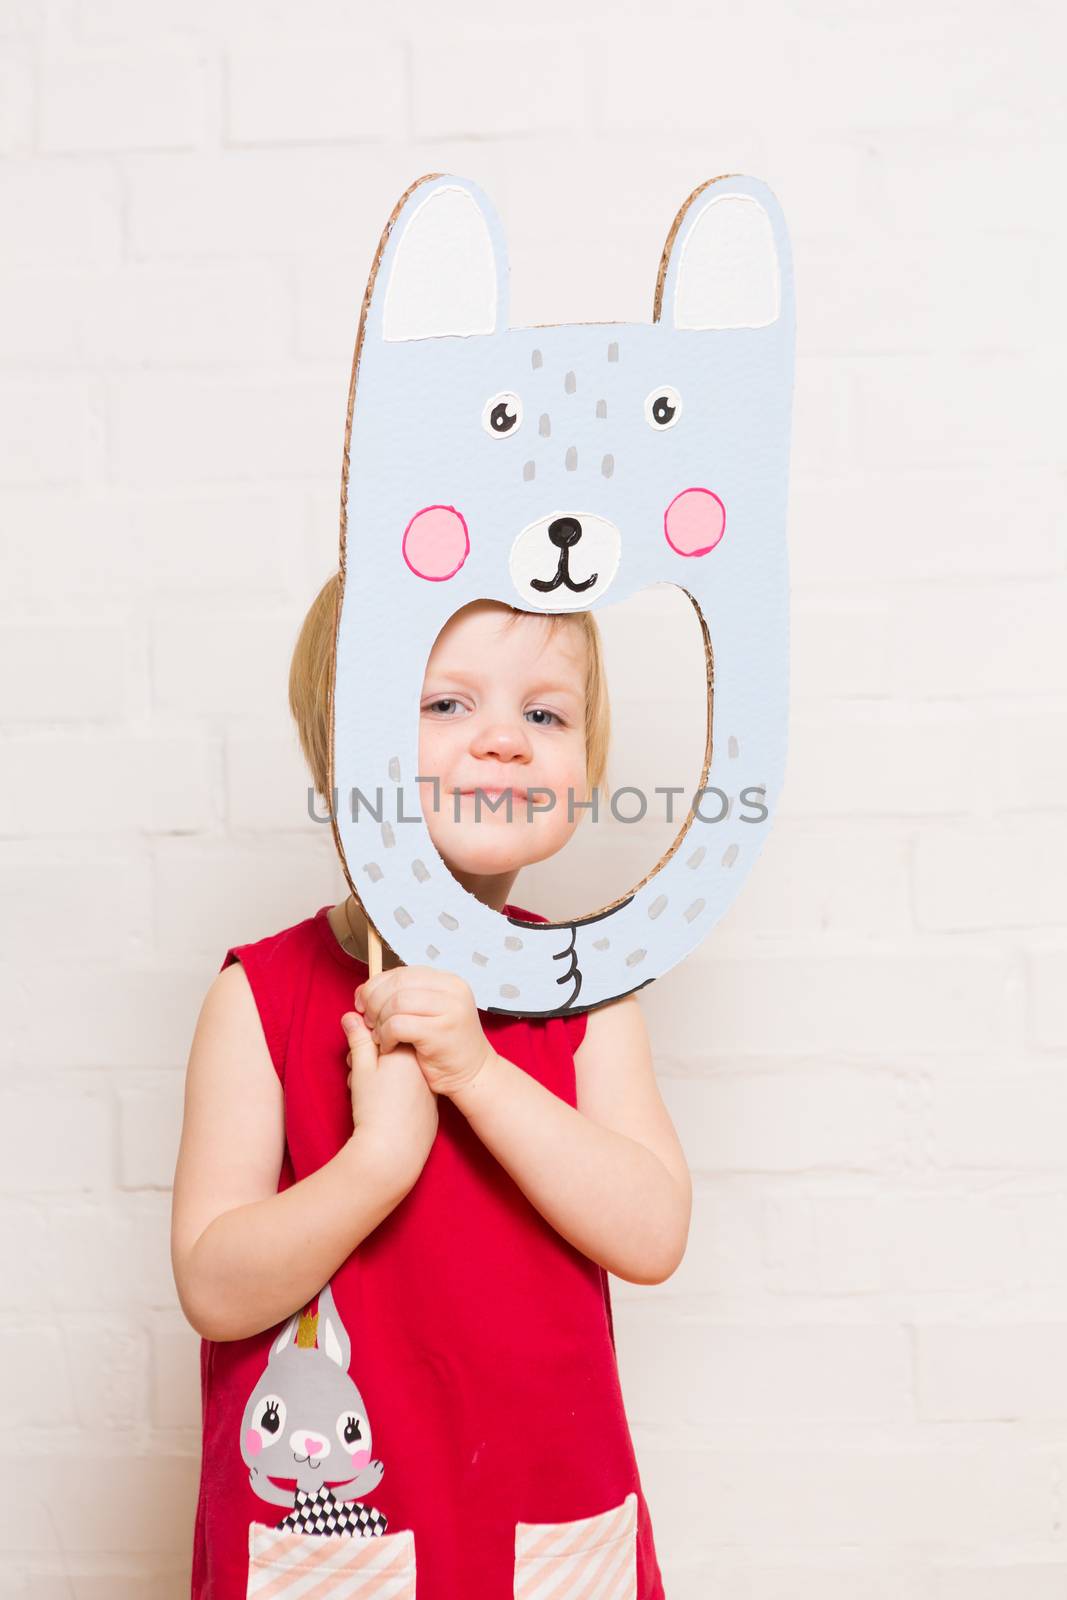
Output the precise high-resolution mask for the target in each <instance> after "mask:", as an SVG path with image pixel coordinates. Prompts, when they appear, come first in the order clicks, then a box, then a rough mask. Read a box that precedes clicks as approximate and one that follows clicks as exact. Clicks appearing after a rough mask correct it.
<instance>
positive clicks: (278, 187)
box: [123, 145, 412, 450]
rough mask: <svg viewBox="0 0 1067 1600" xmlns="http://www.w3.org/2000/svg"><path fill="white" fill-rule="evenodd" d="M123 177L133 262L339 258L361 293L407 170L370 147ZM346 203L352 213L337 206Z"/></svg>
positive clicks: (144, 163)
mask: <svg viewBox="0 0 1067 1600" xmlns="http://www.w3.org/2000/svg"><path fill="white" fill-rule="evenodd" d="M123 169H124V173H125V178H126V188H127V192H128V195H129V235H130V246H131V253H132V254H133V255H135V256H136V257H138V258H140V259H143V260H147V259H150V258H154V257H159V256H171V257H177V258H178V259H179V260H181V261H183V262H184V261H189V260H195V259H198V258H204V257H210V258H218V257H222V256H231V257H232V256H236V257H238V258H240V259H242V260H244V259H247V258H249V257H252V258H257V259H266V258H270V257H278V256H283V257H284V256H291V257H298V258H300V259H306V258H307V257H308V256H309V255H315V254H329V253H332V252H333V251H335V250H336V251H339V252H344V251H347V252H350V253H356V254H359V255H361V256H362V259H363V261H364V263H365V265H364V269H363V279H364V286H365V284H366V276H367V270H368V269H369V267H370V263H371V260H372V258H373V255H374V251H375V249H376V248H377V245H378V240H379V237H380V235H381V230H382V228H383V226H384V225H385V222H386V219H387V218H388V216H389V214H390V212H391V211H392V209H393V206H394V205H395V204H396V202H397V200H398V199H399V197H400V195H401V194H402V193H403V191H404V189H405V188H406V187H407V185H408V184H409V183H410V182H411V178H412V171H411V165H410V163H409V162H408V161H404V162H403V163H401V162H400V161H399V160H398V161H396V162H385V161H383V160H382V153H381V151H380V150H379V149H378V148H377V146H374V145H368V146H367V147H366V148H363V147H357V148H353V147H352V146H344V147H335V148H330V147H323V146H321V145H309V146H307V147H305V148H297V149H262V150H256V149H243V150H242V149H238V150H223V151H215V152H211V153H196V154H184V153H183V154H168V153H165V152H161V153H159V154H158V155H152V156H147V155H140V156H139V155H137V154H136V153H135V154H132V155H130V156H129V157H128V158H126V160H125V161H124V163H123ZM345 195H347V196H350V197H352V198H353V199H354V200H357V199H358V204H357V205H355V206H352V205H346V204H342V203H341V201H340V198H339V197H341V196H345ZM350 355H351V352H349V356H350ZM342 416H343V408H342ZM339 449H340V446H338V450H339Z"/></svg>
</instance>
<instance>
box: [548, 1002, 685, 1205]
mask: <svg viewBox="0 0 1067 1600" xmlns="http://www.w3.org/2000/svg"><path fill="white" fill-rule="evenodd" d="M587 1017H588V1020H587V1023H586V1030H585V1037H584V1039H583V1040H582V1042H581V1044H580V1045H579V1046H578V1049H577V1050H576V1051H575V1052H574V1073H575V1081H576V1087H577V1100H578V1110H579V1111H580V1112H582V1114H583V1115H584V1116H587V1117H589V1118H590V1120H591V1121H593V1122H598V1123H600V1124H601V1125H602V1126H603V1127H605V1128H612V1129H613V1130H614V1131H615V1132H617V1133H623V1134H626V1135H627V1136H628V1137H629V1138H631V1139H635V1140H636V1141H637V1142H638V1143H639V1144H644V1145H646V1146H647V1147H648V1148H649V1149H650V1150H652V1151H653V1152H654V1153H655V1154H656V1155H657V1156H659V1158H660V1160H661V1161H662V1162H663V1163H664V1165H665V1166H666V1167H667V1168H668V1169H669V1170H670V1171H672V1172H673V1173H674V1174H675V1175H676V1176H677V1177H678V1178H679V1179H680V1180H682V1181H684V1182H685V1183H688V1182H689V1169H688V1166H687V1164H686V1160H685V1156H684V1154H683V1151H682V1147H681V1144H680V1143H679V1140H678V1135H677V1134H676V1132H675V1130H674V1124H673V1122H672V1121H671V1118H670V1113H669V1112H668V1110H667V1107H666V1105H665V1104H664V1102H663V1097H662V1095H661V1094H660V1091H659V1085H658V1083H657V1082H656V1070H655V1062H654V1060H653V1055H652V1045H651V1041H650V1039H649V1034H648V1028H647V1026H646V1023H645V1016H644V1012H643V1011H642V1009H641V1006H640V1003H639V1001H638V999H637V996H636V995H632V994H630V995H624V996H623V997H622V998H621V999H620V1000H610V1001H608V1002H607V1003H606V1004H605V1005H602V1006H597V1007H596V1008H595V1009H594V1010H592V1011H590V1012H588V1013H587Z"/></svg>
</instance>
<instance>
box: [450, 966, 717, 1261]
mask: <svg viewBox="0 0 1067 1600" xmlns="http://www.w3.org/2000/svg"><path fill="white" fill-rule="evenodd" d="M574 1066H575V1075H576V1078H577V1090H578V1092H577V1101H578V1108H577V1110H575V1108H574V1107H573V1106H569V1105H568V1104H567V1103H566V1101H564V1100H561V1099H560V1098H559V1097H558V1096H557V1095H555V1094H553V1093H551V1091H550V1090H548V1089H546V1088H545V1087H544V1086H543V1084H540V1083H538V1082H537V1080H536V1079H535V1078H531V1077H530V1075H529V1073H526V1072H523V1071H522V1069H521V1068H520V1067H517V1066H515V1065H514V1063H513V1062H511V1061H508V1060H507V1059H506V1058H505V1057H504V1056H500V1055H497V1053H496V1052H495V1051H493V1052H491V1053H490V1055H489V1056H488V1057H487V1059H486V1061H485V1064H484V1065H483V1066H482V1068H481V1070H480V1071H479V1072H478V1074H477V1076H476V1077H475V1078H474V1079H473V1080H472V1081H471V1082H470V1083H467V1084H465V1085H463V1086H462V1087H461V1088H459V1089H457V1090H456V1091H455V1092H454V1093H453V1094H452V1095H451V1099H452V1100H453V1101H454V1102H455V1104H456V1105H458V1107H459V1109H460V1110H461V1111H462V1112H463V1115H464V1116H465V1117H466V1118H467V1120H468V1122H469V1123H470V1124H471V1127H472V1128H473V1129H474V1131H475V1132H476V1133H477V1135H478V1137H479V1138H480V1139H481V1141H482V1143H483V1144H485V1145H486V1146H487V1147H488V1148H489V1149H490V1150H491V1151H492V1152H493V1154H494V1155H495V1156H496V1158H497V1160H498V1161H499V1162H500V1163H501V1165H502V1166H504V1167H506V1168H507V1170H508V1172H510V1174H511V1176H512V1177H513V1178H514V1180H515V1182H516V1183H517V1184H518V1186H519V1188H520V1189H521V1190H522V1191H523V1193H524V1194H525V1195H526V1197H527V1199H528V1200H529V1201H530V1202H531V1204H532V1205H534V1206H535V1207H536V1208H537V1210H538V1211H539V1212H540V1213H541V1215H542V1216H543V1217H544V1218H545V1219H546V1220H547V1221H548V1222H550V1223H551V1224H552V1226H553V1227H554V1228H555V1229H556V1231H557V1233H561V1234H562V1235H563V1237H564V1238H565V1239H569V1240H570V1242H571V1244H573V1245H574V1246H575V1247H576V1248H577V1249H579V1250H581V1251H582V1253H583V1254H584V1255H587V1256H589V1257H591V1259H592V1260H594V1261H597V1262H599V1263H600V1265H601V1266H603V1267H606V1268H607V1269H608V1271H609V1272H613V1273H614V1274H615V1276H616V1277H619V1278H625V1279H627V1280H628V1281H629V1282H631V1283H662V1282H663V1280H664V1279H665V1278H669V1277H670V1275H671V1273H672V1272H674V1270H675V1268H676V1267H677V1266H678V1264H679V1262H680V1261H681V1259H682V1257H683V1255H684V1254H685V1246H686V1241H687V1239H688V1236H689V1218H690V1214H691V1210H692V1198H693V1186H692V1180H691V1179H690V1176H689V1168H688V1166H687V1165H686V1160H685V1156H684V1154H683V1152H682V1147H681V1145H680V1144H679V1142H678V1136H677V1134H676V1133H675V1131H674V1125H673V1124H672V1122H671V1119H670V1116H669V1114H668V1112H667V1108H666V1106H665V1105H664V1104H663V1101H662V1099H661V1098H660V1093H659V1089H658V1087H657V1084H656V1079H655V1074H654V1072H653V1070H652V1052H651V1049H650V1047H649V1041H648V1031H647V1029H646V1027H645V1020H644V1016H643V1015H642V1012H641V1008H640V1006H639V1005H638V1003H637V1000H636V998H635V997H634V996H633V995H627V996H625V997H624V998H623V999H621V1000H614V1001H612V1002H611V1003H610V1004H608V1005H604V1006H600V1007H598V1008H597V1009H596V1010H595V1011H590V1012H589V1013H588V1022H587V1025H586V1034H585V1038H584V1039H583V1040H582V1043H581V1044H580V1045H579V1047H578V1049H577V1050H576V1051H575V1054H574Z"/></svg>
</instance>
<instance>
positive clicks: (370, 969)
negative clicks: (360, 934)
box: [367, 918, 382, 982]
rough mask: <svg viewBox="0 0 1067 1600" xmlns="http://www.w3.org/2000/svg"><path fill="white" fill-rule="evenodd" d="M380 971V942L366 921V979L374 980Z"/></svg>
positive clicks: (374, 929)
mask: <svg viewBox="0 0 1067 1600" xmlns="http://www.w3.org/2000/svg"><path fill="white" fill-rule="evenodd" d="M381 970H382V941H381V940H380V939H379V937H378V930H377V929H376V928H374V927H372V926H371V922H370V919H369V918H368V919H367V979H368V982H369V981H370V979H371V978H376V977H377V976H378V974H379V973H380V972H381Z"/></svg>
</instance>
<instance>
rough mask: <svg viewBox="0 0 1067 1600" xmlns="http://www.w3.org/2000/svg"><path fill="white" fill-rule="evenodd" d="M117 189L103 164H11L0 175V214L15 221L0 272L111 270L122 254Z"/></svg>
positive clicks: (113, 174)
mask: <svg viewBox="0 0 1067 1600" xmlns="http://www.w3.org/2000/svg"><path fill="white" fill-rule="evenodd" d="M121 193H122V192H121V188H120V183H119V176H118V173H117V172H116V171H115V170H114V169H113V168H112V167H111V166H110V165H109V164H106V163H104V162H96V161H79V162H77V163H72V162H69V161H45V160H41V159H40V158H37V157H33V158H30V157H26V158H23V159H14V160H10V161H7V162H5V163H4V166H3V169H2V170H0V211H2V212H3V213H4V214H5V215H6V216H9V217H17V218H18V227H17V228H13V229H11V230H10V232H9V236H8V238H7V239H6V240H5V242H4V270H5V272H14V271H19V272H21V271H39V270H44V271H45V272H55V270H56V268H57V267H60V266H64V265H65V266H67V267H69V266H71V264H72V262H73V260H74V257H75V252H76V259H77V266H78V268H79V270H81V271H85V270H88V269H91V268H93V267H113V266H115V265H116V264H117V263H118V261H119V259H120V256H121V254H122V225H121V204H122V200H121Z"/></svg>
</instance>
